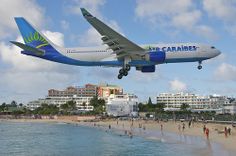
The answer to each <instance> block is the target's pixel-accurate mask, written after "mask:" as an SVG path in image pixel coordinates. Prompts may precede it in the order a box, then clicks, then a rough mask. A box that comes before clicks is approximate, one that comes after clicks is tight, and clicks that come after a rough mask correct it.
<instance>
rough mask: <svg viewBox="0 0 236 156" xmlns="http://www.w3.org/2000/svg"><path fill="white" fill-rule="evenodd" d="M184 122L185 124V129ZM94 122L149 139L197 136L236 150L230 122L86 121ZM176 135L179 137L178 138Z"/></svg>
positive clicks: (235, 135)
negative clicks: (226, 132)
mask: <svg viewBox="0 0 236 156" xmlns="http://www.w3.org/2000/svg"><path fill="white" fill-rule="evenodd" d="M183 123H184V124H185V129H184V130H183ZM94 124H95V125H96V126H98V125H99V127H104V128H107V129H109V125H110V126H111V128H112V129H116V130H120V131H127V132H130V131H132V132H133V133H134V135H145V137H146V138H149V139H163V135H164V134H165V137H164V138H165V139H167V140H168V141H173V140H177V141H182V142H186V141H187V142H188V141H190V142H194V140H191V139H189V138H188V136H190V137H193V136H195V139H196V138H197V139H196V140H199V139H200V140H203V141H204V143H205V144H206V146H209V145H210V144H213V143H218V144H220V145H222V146H223V148H224V149H226V150H229V151H233V152H236V147H235V144H236V128H233V127H232V125H229V124H213V123H206V124H205V123H194V124H192V125H191V126H190V127H189V126H188V122H173V121H168V122H157V121H143V120H135V121H133V124H132V121H120V120H119V121H118V124H117V120H103V121H100V122H94V123H93V122H92V123H86V125H89V126H94ZM161 125H162V126H161ZM203 125H205V126H206V127H207V128H208V129H209V138H207V137H206V134H204V132H203ZM179 127H180V129H179ZM224 127H230V128H231V135H228V136H227V137H225V134H224V133H223V131H224ZM145 133H146V134H145ZM172 134H173V135H172ZM176 137H179V138H178V139H176ZM173 138H174V139H173ZM195 143H196V141H195Z"/></svg>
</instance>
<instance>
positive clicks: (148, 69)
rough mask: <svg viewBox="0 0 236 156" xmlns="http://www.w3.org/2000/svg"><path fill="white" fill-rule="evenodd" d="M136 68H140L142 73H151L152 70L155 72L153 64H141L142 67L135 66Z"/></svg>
mask: <svg viewBox="0 0 236 156" xmlns="http://www.w3.org/2000/svg"><path fill="white" fill-rule="evenodd" d="M136 70H140V71H141V72H143V73H152V72H155V70H156V67H155V65H151V66H142V67H136Z"/></svg>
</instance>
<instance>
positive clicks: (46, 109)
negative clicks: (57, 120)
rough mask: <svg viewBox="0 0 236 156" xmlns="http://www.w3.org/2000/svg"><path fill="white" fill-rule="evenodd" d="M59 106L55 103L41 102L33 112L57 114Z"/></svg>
mask: <svg viewBox="0 0 236 156" xmlns="http://www.w3.org/2000/svg"><path fill="white" fill-rule="evenodd" d="M58 112H59V108H58V107H57V106H56V105H48V104H46V103H43V104H42V105H41V107H38V108H36V109H35V110H34V111H33V113H34V114H41V115H55V114H58Z"/></svg>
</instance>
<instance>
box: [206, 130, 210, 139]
mask: <svg viewBox="0 0 236 156" xmlns="http://www.w3.org/2000/svg"><path fill="white" fill-rule="evenodd" d="M209 133H210V131H209V128H206V137H207V139H209Z"/></svg>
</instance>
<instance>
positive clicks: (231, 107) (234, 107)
mask: <svg viewBox="0 0 236 156" xmlns="http://www.w3.org/2000/svg"><path fill="white" fill-rule="evenodd" d="M223 113H224V114H226V113H227V114H236V101H233V102H231V103H229V104H225V105H224V107H223Z"/></svg>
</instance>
